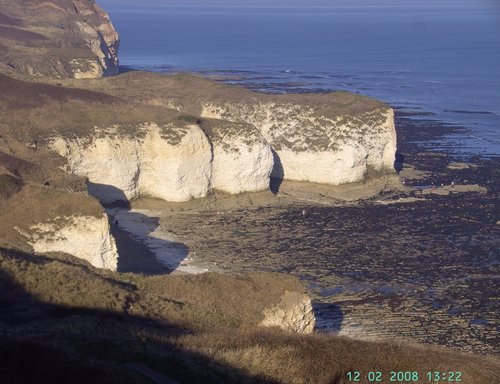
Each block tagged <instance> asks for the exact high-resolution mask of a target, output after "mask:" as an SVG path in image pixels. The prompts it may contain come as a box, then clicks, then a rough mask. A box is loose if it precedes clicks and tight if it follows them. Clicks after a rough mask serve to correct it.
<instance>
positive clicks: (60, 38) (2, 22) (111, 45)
mask: <svg viewBox="0 0 500 384" xmlns="http://www.w3.org/2000/svg"><path fill="white" fill-rule="evenodd" d="M0 31H1V33H0V46H1V47H2V48H3V49H1V50H0V61H1V62H3V63H5V64H7V65H9V66H11V67H13V68H15V69H17V70H19V71H21V72H24V73H26V74H28V75H32V76H50V77H57V78H64V77H74V78H77V79H81V78H96V77H102V76H107V75H114V74H117V73H118V56H117V53H118V45H119V37H118V34H117V32H116V31H115V29H114V27H113V24H112V23H111V21H110V20H109V17H108V15H107V14H106V13H105V12H104V11H103V10H102V9H101V8H100V7H99V6H98V5H97V4H96V3H95V1H94V0H74V1H70V0H52V1H43V0H33V1H14V0H5V1H2V2H1V4H0Z"/></svg>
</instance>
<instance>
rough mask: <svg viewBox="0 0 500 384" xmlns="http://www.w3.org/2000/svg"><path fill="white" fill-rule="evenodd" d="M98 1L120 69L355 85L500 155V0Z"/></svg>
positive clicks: (301, 86)
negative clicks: (392, 1) (373, 0)
mask: <svg viewBox="0 0 500 384" xmlns="http://www.w3.org/2000/svg"><path fill="white" fill-rule="evenodd" d="M332 3H333V4H335V2H332ZM100 4H101V5H102V6H103V7H104V8H105V9H106V11H107V12H108V13H109V15H110V17H111V20H112V22H113V23H114V25H115V28H116V29H117V30H118V32H119V34H120V37H121V43H120V51H119V56H120V64H121V65H122V68H124V69H140V70H149V71H156V72H165V73H174V72H195V73H199V74H201V75H204V76H207V77H211V78H214V79H217V80H220V81H224V82H226V83H231V84H237V85H242V86H245V87H248V88H251V89H253V90H257V91H262V92H271V93H300V92H325V91H334V90H347V91H351V92H357V93H361V94H365V95H368V96H371V97H374V98H377V99H380V100H383V101H385V102H387V103H389V104H390V105H391V106H393V107H394V108H396V109H398V110H405V111H411V112H415V115H414V118H415V119H419V118H420V119H424V118H425V119H426V120H429V119H431V120H436V121H439V122H442V123H444V124H449V125H452V126H459V127H462V128H465V130H464V129H462V130H459V131H457V132H460V133H456V134H452V135H451V136H447V137H445V138H444V139H443V140H442V141H440V142H438V143H433V145H434V146H435V147H440V148H441V149H442V148H444V149H445V150H446V151H449V152H450V153H453V154H455V155H457V156H461V157H467V156H471V155H481V156H485V157H488V156H496V155H500V7H498V6H495V5H494V2H493V1H485V0H478V1H477V2H476V4H475V5H471V4H468V5H460V2H457V4H458V5H450V4H448V5H441V6H440V5H433V4H429V3H425V4H426V5H414V6H408V5H405V6H403V5H399V6H397V5H392V6H369V5H357V6H354V5H343V6H340V5H338V6H335V5H332V6H322V7H319V6H317V7H313V6H279V7H272V6H211V7H209V6H197V7H195V6H172V5H168V4H161V3H160V4H158V3H154V2H153V3H148V2H144V3H143V2H137V3H136V4H132V5H131V4H129V3H127V2H125V3H121V4H117V3H115V2H113V1H110V0H102V1H100ZM402 4H404V2H402ZM416 4H418V2H417V3H416ZM437 4H439V3H437Z"/></svg>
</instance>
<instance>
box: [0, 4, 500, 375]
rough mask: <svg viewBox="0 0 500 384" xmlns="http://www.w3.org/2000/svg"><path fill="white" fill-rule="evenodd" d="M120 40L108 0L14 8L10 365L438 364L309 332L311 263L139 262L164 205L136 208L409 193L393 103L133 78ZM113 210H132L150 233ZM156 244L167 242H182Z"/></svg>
mask: <svg viewBox="0 0 500 384" xmlns="http://www.w3.org/2000/svg"><path fill="white" fill-rule="evenodd" d="M118 45H119V37H118V34H117V32H116V31H115V29H114V27H113V25H112V23H111V21H110V20H109V17H108V15H107V14H106V13H105V12H104V11H103V10H102V9H101V8H100V7H99V6H98V5H97V4H96V3H95V2H94V1H93V0H74V1H70V0H49V1H38V0H25V1H24V0H23V1H11V0H7V1H3V2H2V3H1V4H0V211H1V212H2V214H1V216H0V292H2V293H1V294H0V307H2V308H5V309H6V310H5V311H4V310H2V311H1V313H0V344H2V345H4V346H5V348H3V349H1V350H0V357H1V358H2V361H10V363H9V367H8V369H7V370H0V381H2V379H3V378H4V377H3V376H2V375H4V376H5V378H6V380H7V381H9V380H11V381H12V380H16V379H19V378H20V377H25V376H26V378H25V379H26V380H31V379H33V377H31V376H30V375H29V374H28V373H25V372H24V371H25V370H23V369H22V366H23V361H24V357H25V356H26V353H27V352H26V350H28V351H32V352H29V353H31V354H30V355H29V356H28V360H29V361H33V363H34V364H37V366H40V367H42V366H43V367H44V368H43V369H42V368H41V369H40V370H39V377H38V378H37V379H39V380H38V382H64V380H67V377H66V376H67V375H68V374H70V375H79V374H80V373H81V371H88V372H91V374H92V375H94V378H93V380H92V382H100V381H99V380H102V382H138V383H139V382H144V381H142V380H143V378H142V377H141V376H140V375H138V376H137V377H136V376H134V373H133V371H135V372H136V374H137V372H139V373H141V374H144V372H145V369H144V366H147V367H149V368H148V369H150V370H151V369H154V370H156V373H158V372H163V373H165V374H168V375H170V374H173V375H175V376H176V377H177V378H179V380H183V381H184V382H235V383H236V382H238V383H242V382H283V383H285V382H286V383H292V382H294V383H305V382H311V377H314V379H312V380H313V381H314V382H317V383H343V382H345V374H346V372H347V370H350V369H352V367H357V365H356V361H357V360H356V359H358V358H359V354H358V353H357V352H356V353H354V352H353V351H355V350H356V351H358V350H364V351H365V353H366V354H367V356H370V357H369V358H366V359H365V360H366V361H363V364H364V365H359V367H364V368H363V369H365V368H366V370H367V371H368V370H369V369H371V368H372V367H375V366H379V367H385V368H387V371H389V369H393V370H394V369H400V370H408V371H410V370H417V368H416V367H417V365H418V364H420V366H421V367H429V370H430V369H431V365H432V364H431V363H433V364H434V363H435V360H432V359H431V358H429V356H428V353H427V352H426V351H425V350H424V348H422V347H419V346H413V347H407V346H401V345H393V344H380V345H372V344H369V343H366V342H361V341H356V342H354V341H346V340H344V339H339V338H336V337H333V336H324V335H320V334H318V335H309V336H305V335H303V334H310V333H313V331H314V329H315V324H316V316H315V308H314V306H313V302H312V301H311V298H310V297H309V296H308V295H307V294H306V290H305V288H304V287H303V286H302V284H301V283H300V282H299V280H298V279H297V278H296V277H291V276H288V275H285V274H276V273H252V272H250V273H248V272H246V271H245V273H240V272H242V271H236V272H238V273H236V274H235V275H234V276H228V275H223V274H216V273H203V274H200V275H196V276H194V275H187V276H186V275H169V273H170V272H172V270H173V269H175V266H174V267H172V266H171V265H169V264H168V263H164V264H166V265H167V266H168V268H167V267H165V265H163V266H161V267H160V269H155V268H151V269H150V270H146V268H144V269H142V270H141V268H140V264H141V261H142V260H146V257H149V256H151V255H149V253H151V249H149V250H148V249H145V250H144V248H148V244H147V241H146V240H145V237H148V236H149V238H151V237H152V236H151V233H150V232H148V231H146V232H144V233H142V232H141V231H144V228H145V224H144V223H146V224H147V223H148V220H149V221H151V220H153V221H154V219H151V218H150V217H147V216H145V215H142V216H141V215H140V214H138V213H137V212H134V211H133V210H131V207H132V206H133V205H137V206H140V205H141V204H143V205H145V206H147V205H148V204H153V203H151V201H154V204H163V206H164V207H174V208H171V211H172V212H173V214H174V215H175V214H176V212H180V211H184V210H187V211H189V210H190V209H192V208H193V207H198V208H199V207H201V208H200V209H199V211H205V212H209V211H210V210H211V209H212V208H214V207H219V208H221V209H224V204H225V202H227V201H230V203H228V204H229V206H230V207H233V206H243V207H245V206H248V205H251V206H256V207H259V206H261V207H266V206H286V205H288V204H290V205H294V204H295V205H297V203H298V202H300V203H301V204H302V203H303V202H305V201H309V202H311V203H312V204H316V205H325V204H326V205H328V204H333V203H336V204H341V203H342V202H345V201H351V202H352V201H355V200H358V199H360V198H367V197H373V196H379V197H380V196H381V195H380V193H381V192H382V191H384V193H389V192H388V191H389V190H394V189H396V190H398V191H404V190H405V189H404V187H402V185H401V184H400V183H399V178H398V177H397V175H396V171H395V170H394V163H395V159H396V157H395V156H396V129H395V123H394V111H393V110H392V108H391V107H390V106H388V105H387V104H385V103H383V102H380V101H377V100H373V99H370V98H368V97H365V96H361V95H357V94H351V93H347V92H333V93H329V94H303V95H270V94H261V93H256V92H251V91H249V90H245V89H242V88H238V87H234V86H228V85H224V84H220V83H217V82H214V81H210V80H208V79H205V78H202V77H199V76H195V75H189V74H178V75H161V74H154V73H147V72H140V71H131V72H127V73H122V74H119V66H118V55H117V51H118ZM481 192H484V191H481ZM413 197H414V196H413ZM413 197H412V198H413ZM242 201H245V203H241V202H242ZM214 202H215V203H214ZM235 202H236V203H235ZM113 207H115V208H116V207H119V208H116V209H117V211H116V210H115V211H113ZM226 208H227V207H226ZM167 209H170V208H167ZM257 209H259V208H257ZM120 210H121V211H120ZM117 212H118V213H123V212H126V214H127V215H129V216H128V217H129V218H130V217H131V216H130V215H135V216H133V219H134V220H136V222H137V223H139V224H138V225H136V229H138V231H139V232H141V236H142V238H141V239H138V238H134V237H133V236H132V235H133V234H132V232H131V231H128V230H127V228H125V225H124V222H125V220H123V222H121V223H120V222H119V221H121V220H122V219H121V218H120V217H119V215H118V213H117ZM305 212H306V211H305V209H304V211H303V216H305V215H306V213H305ZM196 213H199V212H196ZM212 213H213V212H212ZM212 213H210V214H212ZM193 217H194V216H193ZM157 219H158V218H157ZM158 223H159V219H158V220H157V221H156V222H155V223H154V224H155V225H156V227H158ZM199 223H200V224H203V225H205V224H207V222H203V223H202V222H201V221H200V222H199ZM194 225H196V223H195V224H194ZM153 226H154V225H153ZM127 231H128V232H127ZM120 236H121V237H123V236H125V237H127V238H126V239H125V240H126V241H123V239H122V240H120ZM156 240H157V244H160V245H159V246H158V247H160V248H162V249H163V250H164V251H165V250H166V252H167V256H166V257H167V258H168V257H169V255H168V250H169V246H170V245H169V240H168V239H163V238H159V243H158V238H157V239H156ZM195 240H196V241H198V240H199V239H198V238H196V239H195ZM196 241H195V242H193V244H196V246H197V247H198V246H199V243H197V242H196ZM170 243H171V242H170ZM186 243H189V241H186ZM182 246H183V247H185V248H187V247H186V245H185V244H182ZM150 248H151V247H150ZM143 250H144V254H143V253H142V252H143ZM148 252H149V253H148ZM188 252H189V251H187V253H188ZM153 256H154V255H153ZM226 256H227V255H224V256H221V259H225V257H226ZM125 257H126V258H128V261H127V263H129V264H130V265H134V268H137V266H138V265H139V267H138V268H137V270H134V268H128V269H127V268H125V267H124V264H126V263H125V261H124V259H125ZM130 258H132V259H133V260H132V261H130ZM153 259H154V257H153ZM156 261H157V260H156ZM148 262H155V260H153V261H151V260H149V261H148ZM123 272H138V273H123ZM142 273H148V274H153V275H159V276H144V275H143V274H142ZM32 304H33V305H32ZM264 327H265V328H267V329H264ZM68 340H69V341H68ZM23 343H27V345H29V346H30V348H26V350H25V348H24V347H23V345H24V344H23ZM380 348H382V349H383V350H386V351H387V353H388V355H387V356H390V357H389V358H387V359H385V357H384V358H381V357H380V356H379V352H378V351H379V350H380ZM3 351H7V352H5V353H4V352H3ZM332 351H336V352H335V353H333V352H332ZM337 352H338V353H337ZM325 353H326V354H325ZM344 354H345V358H344V357H343V355H344ZM432 354H434V355H435V356H439V358H441V360H440V362H439V363H436V364H435V365H433V366H432V368H433V369H439V370H445V369H451V368H452V365H453V364H452V362H453V361H455V360H457V359H458V360H461V361H464V365H463V367H461V368H462V370H463V371H464V372H466V376H467V378H468V379H469V380H468V381H467V382H468V383H471V384H474V383H477V384H482V383H486V382H487V380H489V376H488V375H489V374H490V373H491V372H494V370H495V367H497V366H498V362H497V361H496V360H493V359H487V358H484V359H483V358H479V357H477V358H476V357H474V358H472V359H471V360H470V361H466V359H465V357H464V356H463V355H460V354H458V353H454V352H446V351H442V350H435V351H434V350H432ZM47 356H54V359H55V361H56V362H59V361H60V362H61V367H63V368H64V369H63V371H64V372H65V374H63V375H60V374H59V373H58V368H59V366H58V364H55V363H54V361H51V360H50V359H49V360H48V361H46V360H47ZM321 356H323V357H321ZM325 356H328V358H326V357H325ZM339 356H340V358H339ZM401 356H403V357H401ZM8 359H10V360H8ZM44 359H45V360H44ZM328 359H332V360H331V361H327V360H328ZM384 359H385V360H384ZM41 361H42V363H40V362H41ZM43 362H44V363H43ZM125 362H128V363H130V362H134V364H137V363H138V362H140V364H144V366H143V367H142V368H139V369H138V368H137V365H132V367H135V368H130V367H131V366H127V365H124V363H125ZM332 362H335V364H333V363H332ZM370 364H371V365H370ZM377 364H378V365H377ZM391 364H392V365H391ZM479 365H481V370H479V369H478V368H477V367H478V366H479ZM75 367H76V368H75ZM147 367H146V368H147ZM318 367H322V369H319V370H318ZM339 367H341V368H339ZM453 367H454V366H453ZM360 369H361V368H360ZM418 369H420V368H418ZM110 372H111V373H116V375H112V374H111V373H110ZM422 372H423V371H422ZM464 375H465V373H464ZM146 376H148V375H147V374H146ZM79 377H81V376H79ZM110 377H112V378H111V379H110ZM193 378H194V379H193ZM222 378H223V379H222ZM78 380H80V378H78V379H75V381H74V382H79V381H78ZM82 380H84V379H82ZM193 380H194V381H193ZM81 382H85V381H81Z"/></svg>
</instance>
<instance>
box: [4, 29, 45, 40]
mask: <svg viewBox="0 0 500 384" xmlns="http://www.w3.org/2000/svg"><path fill="white" fill-rule="evenodd" d="M0 36H2V38H4V39H8V40H14V41H16V42H17V43H29V42H32V41H40V40H42V41H43V40H48V39H47V37H46V36H44V35H41V34H39V33H36V32H31V31H28V30H25V29H21V28H16V27H6V26H2V25H0Z"/></svg>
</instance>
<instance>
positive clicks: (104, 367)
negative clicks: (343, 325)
mask: <svg viewBox="0 0 500 384" xmlns="http://www.w3.org/2000/svg"><path fill="white" fill-rule="evenodd" d="M294 284H298V282H296V280H294V279H292V278H290V277H286V276H284V275H279V274H250V275H242V276H239V277H238V278H235V277H231V276H223V275H217V274H210V273H207V274H203V275H197V276H192V275H191V276H150V277H148V276H140V275H134V274H120V273H115V272H109V271H103V270H98V269H95V268H93V267H91V266H89V265H88V264H85V263H84V262H80V261H79V260H76V259H74V258H71V257H69V256H58V255H53V256H38V255H28V254H25V253H21V252H15V251H8V250H2V249H0V358H1V359H2V360H0V361H2V364H1V365H0V382H1V383H16V384H22V383H34V382H36V383H39V384H40V383H41V384H43V383H51V384H58V383H68V382H71V383H77V384H78V383H101V382H102V383H104V382H106V383H146V382H148V381H147V380H146V379H145V378H142V377H141V376H138V374H137V373H133V372H131V371H130V370H129V369H128V368H126V367H125V366H124V365H125V364H126V363H129V362H138V363H141V364H144V365H145V366H147V367H149V368H151V369H153V370H155V371H157V372H160V373H162V374H164V375H167V376H169V377H174V378H175V379H176V380H178V381H179V382H182V383H193V384H196V383H271V384H273V383H287V384H289V383H290V384H294V383H297V384H303V383H315V384H316V383H317V384H340V383H347V381H346V379H345V374H346V372H348V371H350V370H357V371H360V372H363V373H364V374H366V373H367V372H369V371H381V372H384V379H386V378H387V376H388V375H389V372H390V371H403V372H404V371H411V372H414V371H418V372H419V375H420V382H423V381H424V380H425V379H426V376H425V374H426V372H427V371H440V372H442V371H450V370H453V371H460V372H462V373H463V376H462V380H463V382H466V383H467V384H486V383H488V384H489V383H491V382H494V381H495V380H496V379H495V378H498V372H499V366H500V365H499V362H498V359H497V358H493V357H485V356H476V355H470V354H459V353H456V352H452V351H447V350H443V349H437V348H433V347H422V346H415V345H413V346H412V345H409V344H407V343H405V344H402V343H399V344H398V343H390V342H385V343H369V342H362V341H359V340H352V339H348V338H341V337H335V336H332V335H324V334H317V335H297V334H291V333H284V332H281V331H278V330H276V329H262V328H259V327H256V324H258V322H259V321H260V320H261V315H260V311H261V309H262V307H264V308H265V307H269V305H270V304H272V302H273V300H274V301H276V297H279V293H280V292H282V290H283V289H289V290H294V289H297V287H298V286H295V285H294ZM273 298H274V299H273Z"/></svg>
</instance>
